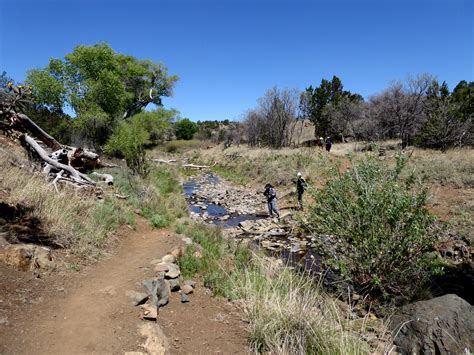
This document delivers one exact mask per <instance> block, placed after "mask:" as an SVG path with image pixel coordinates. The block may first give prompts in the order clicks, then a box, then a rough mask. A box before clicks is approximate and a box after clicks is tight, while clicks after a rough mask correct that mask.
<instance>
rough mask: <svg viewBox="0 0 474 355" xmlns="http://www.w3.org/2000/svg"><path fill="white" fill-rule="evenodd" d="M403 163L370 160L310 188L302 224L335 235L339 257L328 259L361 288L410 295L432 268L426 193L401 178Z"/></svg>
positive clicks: (403, 161) (366, 291)
mask: <svg viewBox="0 0 474 355" xmlns="http://www.w3.org/2000/svg"><path fill="white" fill-rule="evenodd" d="M404 165H405V159H404V158H402V157H401V156H399V157H398V159H397V164H396V167H394V168H388V167H386V166H385V165H383V163H380V162H378V161H376V160H375V159H370V158H369V159H368V160H364V161H361V162H359V163H357V164H356V165H353V166H352V168H351V169H350V170H349V171H347V172H346V173H344V174H342V175H340V176H338V177H337V178H335V179H332V180H330V181H328V182H327V184H326V186H325V187H324V188H323V189H322V190H319V191H317V190H313V191H312V192H311V194H312V196H313V198H314V203H313V204H312V205H311V206H310V213H309V220H308V223H307V224H304V227H305V228H307V229H309V230H310V231H311V232H313V233H315V234H323V235H332V236H334V237H333V239H334V243H335V245H337V246H338V247H339V248H340V249H342V251H343V252H342V254H343V255H341V256H340V259H339V260H332V261H333V262H336V263H337V264H338V266H339V267H340V269H341V272H342V273H343V275H344V276H347V277H348V278H349V279H351V280H352V281H353V283H354V285H355V286H356V287H357V288H358V289H359V291H360V292H365V293H370V292H372V294H373V295H382V296H384V297H386V296H388V295H400V296H405V297H411V295H412V294H413V293H414V292H415V291H416V288H417V287H418V286H420V284H421V282H422V281H423V280H424V279H425V277H427V276H428V274H429V273H430V271H433V265H434V264H432V263H431V261H430V259H429V257H428V255H429V252H430V251H431V250H432V248H433V245H434V242H435V240H436V238H435V237H434V236H433V235H431V234H430V228H431V227H432V225H433V222H434V219H433V217H432V216H431V215H430V214H429V213H428V211H427V209H426V200H427V191H426V189H424V188H423V187H421V186H420V185H418V184H416V183H415V179H414V178H413V176H411V177H409V178H408V179H406V180H405V181H402V180H401V178H400V175H399V174H400V172H401V171H402V169H403V167H404Z"/></svg>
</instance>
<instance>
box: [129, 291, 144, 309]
mask: <svg viewBox="0 0 474 355" xmlns="http://www.w3.org/2000/svg"><path fill="white" fill-rule="evenodd" d="M125 295H126V296H128V297H130V298H131V300H132V303H133V305H134V306H139V305H141V304H144V303H145V302H146V301H147V300H148V298H149V297H148V295H147V294H146V293H143V292H137V291H133V290H130V291H127V292H125Z"/></svg>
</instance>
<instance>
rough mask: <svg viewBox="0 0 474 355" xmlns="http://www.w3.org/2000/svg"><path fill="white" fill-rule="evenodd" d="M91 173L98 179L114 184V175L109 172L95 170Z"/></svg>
mask: <svg viewBox="0 0 474 355" xmlns="http://www.w3.org/2000/svg"><path fill="white" fill-rule="evenodd" d="M92 175H95V176H97V177H98V178H99V179H100V180H102V181H105V182H106V183H107V185H109V186H110V185H113V184H114V177H113V176H112V175H110V174H101V173H96V172H95V171H94V172H93V173H92Z"/></svg>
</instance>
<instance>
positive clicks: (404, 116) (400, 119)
mask: <svg viewBox="0 0 474 355" xmlns="http://www.w3.org/2000/svg"><path fill="white" fill-rule="evenodd" d="M433 80H434V78H433V77H432V76H431V75H429V74H422V75H418V76H417V77H415V78H412V77H409V78H408V80H407V81H406V83H401V82H399V81H396V82H393V83H392V84H391V85H390V87H389V88H388V89H386V90H385V91H384V92H382V93H381V94H379V95H376V96H373V97H371V98H370V101H369V105H370V106H371V107H370V108H369V112H370V115H371V118H372V119H374V120H376V121H377V122H378V123H379V129H380V132H381V133H382V136H384V137H386V138H393V137H394V136H398V137H399V138H401V140H402V146H403V147H406V146H407V145H410V144H412V142H413V136H414V134H415V133H416V132H417V131H418V130H419V128H420V127H421V126H422V125H423V123H424V121H425V117H424V103H425V99H426V93H427V90H428V88H429V87H430V85H431V83H432V82H433Z"/></svg>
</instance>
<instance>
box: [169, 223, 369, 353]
mask: <svg viewBox="0 0 474 355" xmlns="http://www.w3.org/2000/svg"><path fill="white" fill-rule="evenodd" d="M177 231H178V232H181V233H184V234H186V235H187V236H189V237H191V238H192V239H193V240H194V241H195V242H196V243H198V244H199V247H196V246H189V247H188V248H187V249H186V252H185V255H184V256H183V257H182V258H181V259H180V260H179V265H180V268H181V271H182V273H183V275H184V276H185V277H201V278H202V279H203V282H204V285H205V286H207V287H209V288H211V289H212V290H213V292H214V294H216V295H220V296H223V297H226V298H228V299H230V300H232V301H235V302H237V304H239V305H240V306H241V308H242V311H243V313H244V315H245V318H246V320H247V321H248V323H249V326H248V330H249V340H250V345H251V348H252V349H253V350H254V351H256V352H269V353H312V354H328V353H330V354H359V353H361V354H362V353H367V352H368V351H369V345H368V344H367V343H366V342H365V341H364V339H363V333H364V332H366V329H365V325H364V326H361V325H360V324H362V323H363V322H362V323H360V322H359V325H356V322H355V321H353V320H352V318H351V314H350V313H351V312H350V309H348V308H346V307H343V306H342V305H341V303H339V301H336V300H334V299H331V298H330V297H328V296H327V295H325V294H324V292H323V291H322V290H321V289H320V287H319V286H318V284H317V282H316V281H315V280H314V279H312V278H311V277H310V276H309V275H307V274H304V273H303V274H300V273H296V272H294V271H293V270H291V269H289V268H286V267H284V266H283V265H282V264H281V263H278V262H277V261H275V260H272V259H269V258H265V257H263V256H261V255H257V254H255V253H253V252H251V250H250V249H249V247H248V246H247V245H241V244H239V243H237V242H235V241H233V240H228V239H226V238H224V237H223V236H222V234H221V232H220V230H219V229H217V228H215V227H208V226H203V225H188V226H183V225H178V226H177Z"/></svg>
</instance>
